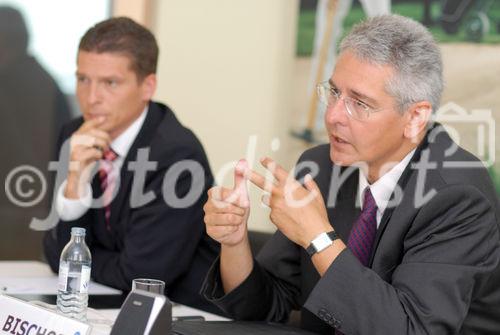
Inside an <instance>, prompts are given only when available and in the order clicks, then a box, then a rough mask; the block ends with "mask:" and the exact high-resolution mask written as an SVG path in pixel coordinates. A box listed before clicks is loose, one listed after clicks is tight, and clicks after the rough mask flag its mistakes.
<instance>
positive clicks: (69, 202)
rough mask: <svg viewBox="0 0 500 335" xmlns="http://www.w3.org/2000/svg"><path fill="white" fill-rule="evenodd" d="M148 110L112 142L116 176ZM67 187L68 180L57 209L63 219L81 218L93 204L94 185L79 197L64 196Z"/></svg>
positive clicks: (88, 187)
mask: <svg viewBox="0 0 500 335" xmlns="http://www.w3.org/2000/svg"><path fill="white" fill-rule="evenodd" d="M147 112H148V107H147V106H146V108H145V109H144V111H143V112H142V114H141V115H140V116H139V117H138V118H137V119H136V120H135V121H134V122H133V123H132V124H131V125H130V126H129V127H128V128H127V129H126V130H125V131H124V132H123V133H121V134H120V135H119V136H118V137H117V138H115V139H114V140H113V142H111V148H112V149H113V151H114V152H115V153H117V154H118V157H117V158H116V159H115V160H114V161H113V171H112V173H113V174H114V175H115V176H118V175H119V174H120V169H121V168H122V165H123V161H124V160H125V157H127V154H128V151H129V150H130V147H131V146H132V143H134V141H135V138H136V137H137V134H139V131H140V130H141V127H142V125H143V124H144V120H145V119H146V115H147ZM65 188H66V180H65V181H64V182H63V183H62V184H61V187H59V190H58V192H57V199H56V210H57V213H58V214H59V217H60V218H61V220H64V221H72V220H76V219H79V218H80V217H81V216H82V215H83V214H85V213H86V212H87V210H88V209H89V208H90V206H91V204H92V199H93V195H92V187H91V186H90V183H87V185H86V186H85V189H86V191H85V194H84V195H83V197H82V198H79V199H68V198H66V197H65V196H64V189H65Z"/></svg>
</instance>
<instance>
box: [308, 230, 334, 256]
mask: <svg viewBox="0 0 500 335" xmlns="http://www.w3.org/2000/svg"><path fill="white" fill-rule="evenodd" d="M332 243H333V242H332V239H331V238H330V236H328V234H327V233H322V234H320V235H319V236H318V237H316V238H315V239H314V240H313V241H312V242H311V244H312V245H313V247H314V249H315V251H316V252H320V251H321V250H323V249H325V248H327V247H329V246H330V245H331V244H332Z"/></svg>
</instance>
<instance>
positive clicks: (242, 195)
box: [231, 159, 250, 208]
mask: <svg viewBox="0 0 500 335" xmlns="http://www.w3.org/2000/svg"><path fill="white" fill-rule="evenodd" d="M247 169H248V163H247V161H246V160H244V159H241V160H240V161H239V162H238V163H237V164H236V167H235V168H234V192H235V193H234V196H236V197H237V199H236V201H237V203H238V205H239V206H241V207H245V208H246V207H249V206H250V197H249V196H248V188H247V178H246V177H245V172H246V170H247ZM231 202H232V201H231Z"/></svg>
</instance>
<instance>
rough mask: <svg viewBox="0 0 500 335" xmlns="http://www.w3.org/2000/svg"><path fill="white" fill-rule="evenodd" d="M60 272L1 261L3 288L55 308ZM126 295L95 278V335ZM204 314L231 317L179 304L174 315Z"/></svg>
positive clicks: (107, 325)
mask: <svg viewBox="0 0 500 335" xmlns="http://www.w3.org/2000/svg"><path fill="white" fill-rule="evenodd" d="M57 279H58V278H57V275H55V274H54V273H53V272H52V271H51V270H50V268H49V266H48V265H47V264H45V263H43V262H38V261H0V291H2V292H3V293H5V294H8V295H12V296H15V297H17V298H20V299H22V300H25V301H30V302H33V301H36V302H35V304H37V305H40V306H42V307H44V308H48V309H51V310H54V309H55V302H56V296H57ZM125 297H126V295H125V294H123V292H122V291H120V290H116V289H114V288H111V287H108V286H105V285H102V284H98V283H96V282H93V281H91V283H90V286H89V312H88V318H89V323H91V324H92V326H93V330H92V335H106V334H109V332H110V330H111V326H112V324H113V322H114V320H115V319H116V317H117V315H118V313H119V311H120V309H119V307H120V306H121V304H122V303H123V301H124V300H125ZM193 316H196V317H203V318H204V319H205V320H208V321H228V319H227V318H224V317H221V316H218V315H215V314H211V313H208V312H205V311H201V310H198V309H195V308H191V307H188V306H183V305H179V304H175V303H174V306H173V308H172V317H173V318H174V319H176V318H183V317H193Z"/></svg>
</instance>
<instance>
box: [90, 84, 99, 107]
mask: <svg viewBox="0 0 500 335" xmlns="http://www.w3.org/2000/svg"><path fill="white" fill-rule="evenodd" d="M100 100H101V93H100V89H99V86H98V85H97V84H95V83H92V84H91V85H90V87H89V91H88V96H87V102H88V103H89V104H91V105H94V104H96V103H98V102H99V101H100Z"/></svg>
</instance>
